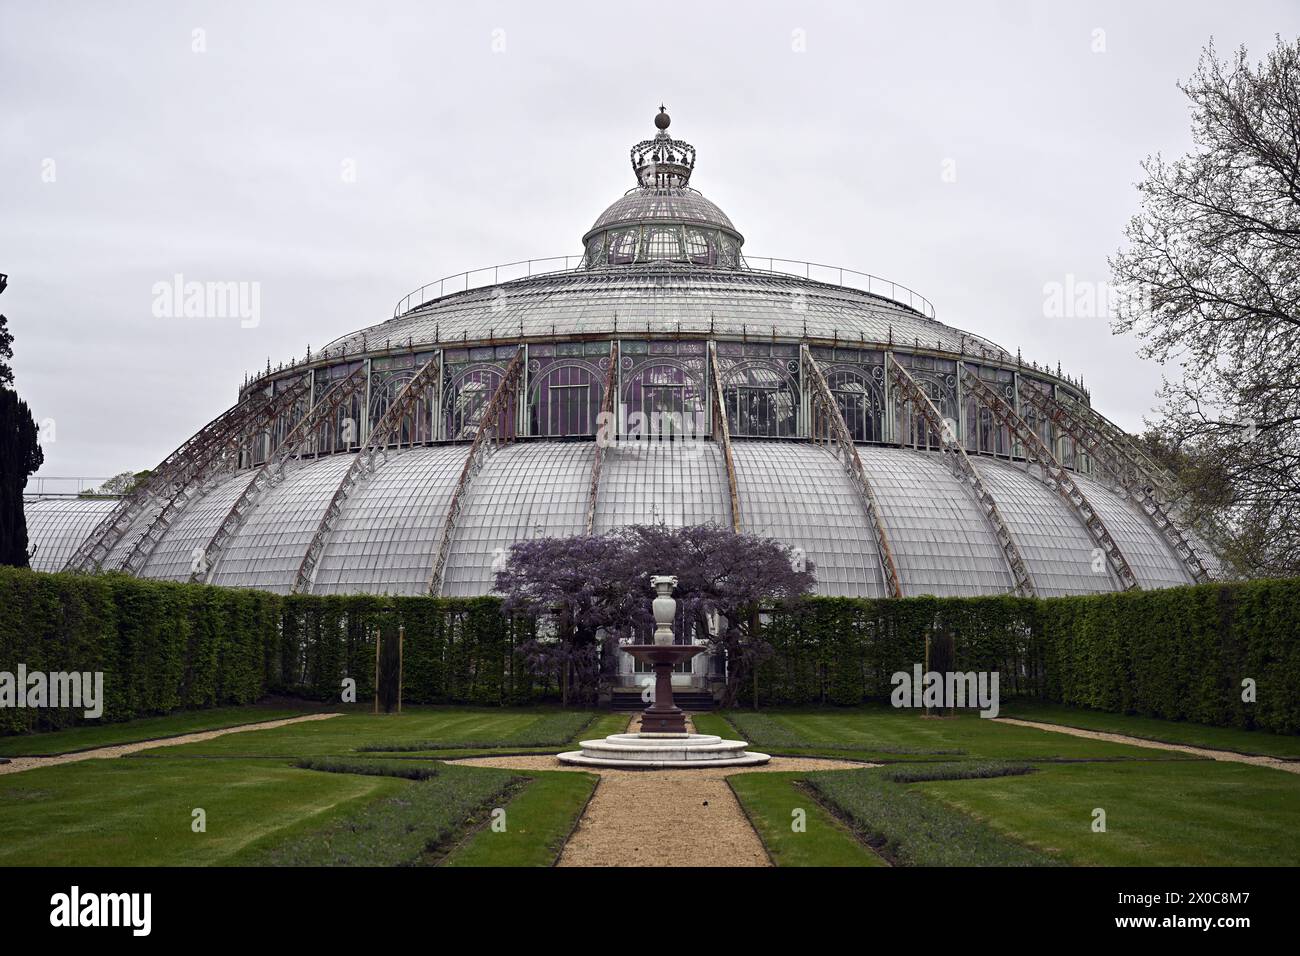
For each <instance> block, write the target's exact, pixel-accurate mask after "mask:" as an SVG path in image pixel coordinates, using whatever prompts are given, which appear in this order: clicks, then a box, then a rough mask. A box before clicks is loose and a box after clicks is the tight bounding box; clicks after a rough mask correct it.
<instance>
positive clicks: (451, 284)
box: [393, 256, 583, 318]
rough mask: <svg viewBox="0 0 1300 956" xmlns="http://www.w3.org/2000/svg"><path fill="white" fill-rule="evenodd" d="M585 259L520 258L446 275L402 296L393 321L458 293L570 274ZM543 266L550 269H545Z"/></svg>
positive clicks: (577, 257)
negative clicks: (554, 274) (521, 280)
mask: <svg viewBox="0 0 1300 956" xmlns="http://www.w3.org/2000/svg"><path fill="white" fill-rule="evenodd" d="M582 260H583V257H582V256H549V257H547V258H544V259H520V260H518V261H517V262H503V263H500V264H498V265H494V266H484V267H483V268H481V269H469V270H467V271H465V272H457V273H456V274H455V275H449V276H445V277H443V278H441V279H437V280H435V281H434V282H426V283H425V284H424V285H422V286H420V288H418V289H416V290H415V291H414V292H409V293H407V294H406V295H404V296H402V298H400V299H399V300H398V301H397V305H395V306H394V307H393V318H397V317H398V316H399V315H405V314H406V313H407V312H410V311H411V310H412V309H418V308H419V307H420V306H422V305H426V304H427V303H429V302H434V301H436V300H438V299H441V298H443V297H444V296H448V295H455V294H456V293H458V292H469V291H470V290H472V289H485V288H491V287H492V286H494V285H500V284H501V283H503V282H513V281H515V280H517V279H528V278H531V277H532V276H539V275H549V274H552V273H555V272H570V271H572V270H574V269H576V268H577V267H578V266H579V265H581V264H582ZM556 263H559V265H556ZM543 265H546V266H547V267H546V268H543V267H542V266H543ZM503 273H504V274H503Z"/></svg>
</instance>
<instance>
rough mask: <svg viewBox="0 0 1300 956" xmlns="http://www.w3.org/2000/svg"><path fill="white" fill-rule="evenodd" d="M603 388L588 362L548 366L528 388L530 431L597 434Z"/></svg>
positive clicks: (555, 435) (554, 435)
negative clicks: (597, 419)
mask: <svg viewBox="0 0 1300 956" xmlns="http://www.w3.org/2000/svg"><path fill="white" fill-rule="evenodd" d="M603 391H604V383H603V381H602V377H601V374H600V373H599V371H598V370H597V369H595V368H593V367H591V366H589V365H588V364H586V363H585V362H583V363H577V362H574V363H568V362H563V361H561V362H560V363H558V364H552V365H549V366H547V367H546V368H545V370H544V371H542V372H541V373H540V374H538V375H537V376H536V377H534V378H533V380H532V383H531V388H530V390H529V400H528V434H530V435H544V436H547V437H549V438H563V437H566V436H571V435H594V434H595V433H596V416H597V415H599V414H600V407H601V398H602V397H603Z"/></svg>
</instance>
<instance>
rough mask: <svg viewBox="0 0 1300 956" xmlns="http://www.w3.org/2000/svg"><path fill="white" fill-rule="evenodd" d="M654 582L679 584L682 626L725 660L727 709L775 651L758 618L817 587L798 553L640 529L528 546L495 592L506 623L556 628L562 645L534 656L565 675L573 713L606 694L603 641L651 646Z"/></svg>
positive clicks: (728, 536)
mask: <svg viewBox="0 0 1300 956" xmlns="http://www.w3.org/2000/svg"><path fill="white" fill-rule="evenodd" d="M652 574H672V575H676V577H677V589H676V592H675V597H676V598H677V602H678V614H679V624H680V625H681V626H683V627H685V628H693V629H694V632H695V633H696V634H698V635H701V636H705V635H707V636H708V638H709V641H710V643H711V644H712V645H714V647H715V648H720V649H722V650H723V651H724V652H725V653H726V656H727V661H728V668H727V687H726V693H725V699H724V704H728V705H729V704H731V703H733V702H734V701H735V699H736V694H737V691H738V689H739V687H740V686H741V683H742V682H743V681H744V680H745V679H746V677H747V676H748V675H749V674H750V673H751V672H752V670H753V668H754V666H755V665H756V664H757V663H758V661H760V660H761V659H762V656H763V654H764V652H765V650H766V649H767V648H766V645H765V644H764V642H763V640H762V635H761V630H760V628H759V627H758V613H759V610H760V609H761V608H763V607H767V606H771V605H774V604H782V603H789V602H791V601H797V600H799V599H800V598H802V597H804V596H805V595H807V594H808V593H809V592H810V591H811V590H812V588H813V585H814V583H815V578H814V576H813V573H812V572H811V571H809V570H799V569H797V568H796V566H795V556H794V554H793V552H792V551H791V550H790V549H789V548H788V547H786V546H785V545H783V544H781V543H780V542H778V541H774V540H772V539H770V538H759V537H755V536H753V535H747V534H737V533H735V532H732V531H728V530H726V529H724V528H719V527H716V526H712V525H699V526H695V527H689V528H669V527H667V526H665V525H633V526H630V527H627V528H621V529H619V530H617V531H611V532H609V533H607V534H601V535H575V536H572V537H567V538H535V539H533V540H530V541H522V542H519V543H518V544H515V545H513V546H512V547H511V549H510V554H509V557H508V560H507V562H506V566H505V568H504V569H503V570H502V571H500V572H498V573H497V578H496V590H497V591H498V592H500V593H501V594H502V595H504V597H505V600H504V604H503V611H504V613H506V614H523V615H530V616H538V617H542V616H544V617H546V618H547V619H549V620H550V621H551V622H552V623H553V625H554V636H553V639H550V640H542V641H537V642H535V643H534V645H533V646H531V647H530V648H528V650H527V652H528V653H529V654H530V655H531V656H533V657H534V658H536V659H537V660H538V662H539V663H541V662H545V663H548V664H556V665H559V667H560V668H561V673H562V674H563V675H564V676H563V679H562V682H561V693H562V696H563V699H564V702H565V703H566V704H568V703H569V702H570V701H571V700H573V699H577V700H583V701H590V700H591V699H593V698H594V697H595V695H596V693H597V692H598V689H599V660H600V653H601V647H600V636H601V635H602V634H603V635H604V639H605V643H606V644H607V645H608V648H609V651H610V652H612V651H613V649H614V648H615V647H616V646H617V644H618V642H619V641H620V640H622V639H624V638H633V637H636V638H637V639H648V635H649V633H650V631H651V630H652V629H653V626H654V621H653V616H652V614H651V611H650V600H651V589H650V583H649V579H650V575H652ZM710 621H713V623H714V625H715V627H713V628H711V627H710ZM715 629H716V633H711V631H713V630H715Z"/></svg>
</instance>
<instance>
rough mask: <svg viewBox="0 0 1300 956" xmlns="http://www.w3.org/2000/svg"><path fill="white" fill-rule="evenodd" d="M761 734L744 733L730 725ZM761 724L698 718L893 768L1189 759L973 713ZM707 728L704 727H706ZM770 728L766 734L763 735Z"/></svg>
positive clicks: (861, 710)
mask: <svg viewBox="0 0 1300 956" xmlns="http://www.w3.org/2000/svg"><path fill="white" fill-rule="evenodd" d="M733 715H734V716H735V717H736V718H737V723H739V724H741V725H743V726H748V727H750V728H751V729H754V730H756V731H758V732H757V733H755V734H753V735H746V734H741V733H740V729H739V728H733V727H732V726H731V725H730V724H728V723H726V718H728V717H730V716H733ZM759 718H760V719H759V720H752V719H748V720H747V715H746V714H745V712H742V711H734V712H727V711H722V712H719V713H716V714H701V715H698V716H697V717H696V718H695V726H696V729H697V730H699V731H700V732H701V733H716V734H720V735H722V736H724V737H733V738H734V737H736V736H738V735H739V736H741V737H742V739H745V740H748V741H749V742H750V743H751V744H752V745H753V746H755V747H757V748H759V749H766V750H767V752H769V753H777V754H781V753H786V754H805V755H824V756H835V757H845V758H848V759H852V760H865V761H870V762H879V763H889V762H897V761H900V760H906V761H914V760H940V761H951V760H953V759H963V758H964V759H972V760H1102V759H1129V758H1131V759H1135V760H1174V759H1182V760H1185V759H1188V758H1187V755H1186V754H1178V753H1173V752H1169V751H1159V750H1149V749H1144V748H1141V747H1132V746H1129V745H1127V744H1113V743H1106V742H1104V741H1096V740H1086V739H1083V738H1079V737H1070V736H1068V735H1066V734H1058V733H1053V732H1052V731H1049V730H1036V729H1034V728H1031V727H1016V726H1014V725H1012V724H1000V723H998V722H997V721H996V720H987V719H985V718H983V717H979V716H976V715H973V714H972V715H963V716H960V717H940V718H927V717H923V716H921V715H920V714H919V713H917V712H915V711H910V710H909V711H901V710H894V709H893V708H888V707H857V708H845V709H843V710H815V711H811V710H804V711H789V710H786V711H760V712H759ZM706 728H707V729H706ZM765 731H766V733H765Z"/></svg>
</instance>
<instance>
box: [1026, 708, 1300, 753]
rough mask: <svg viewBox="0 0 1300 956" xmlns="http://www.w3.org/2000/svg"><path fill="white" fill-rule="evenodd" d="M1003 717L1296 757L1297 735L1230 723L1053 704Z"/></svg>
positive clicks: (1298, 748)
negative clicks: (1241, 727) (1218, 724)
mask: <svg viewBox="0 0 1300 956" xmlns="http://www.w3.org/2000/svg"><path fill="white" fill-rule="evenodd" d="M1002 716H1003V717H1020V718H1023V719H1024V720H1039V721H1042V722H1044V723H1048V724H1063V725H1065V726H1067V727H1081V728H1083V729H1084V730H1100V731H1104V732H1106V733H1111V734H1127V735H1128V736H1130V737H1145V738H1147V739H1148V740H1159V741H1162V742H1164V743H1174V744H1188V745H1190V746H1193V747H1209V748H1211V749H1214V750H1232V751H1236V752H1237V753H1242V754H1258V755H1262V756H1266V757H1282V758H1285V759H1294V760H1300V736H1297V737H1288V736H1284V735H1282V734H1271V733H1268V732H1266V731H1263V730H1238V729H1236V728H1234V727H1207V726H1206V725H1205V724H1192V723H1187V722H1185V721H1176V720H1159V719H1157V718H1155V717H1133V716H1127V715H1125V714H1110V713H1106V712H1105V711H1100V710H1086V709H1084V708H1080V707H1057V706H1048V705H1038V704H1013V705H1011V706H1010V707H1008V708H1006V709H1005V710H1004V711H1003V714H1002Z"/></svg>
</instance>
